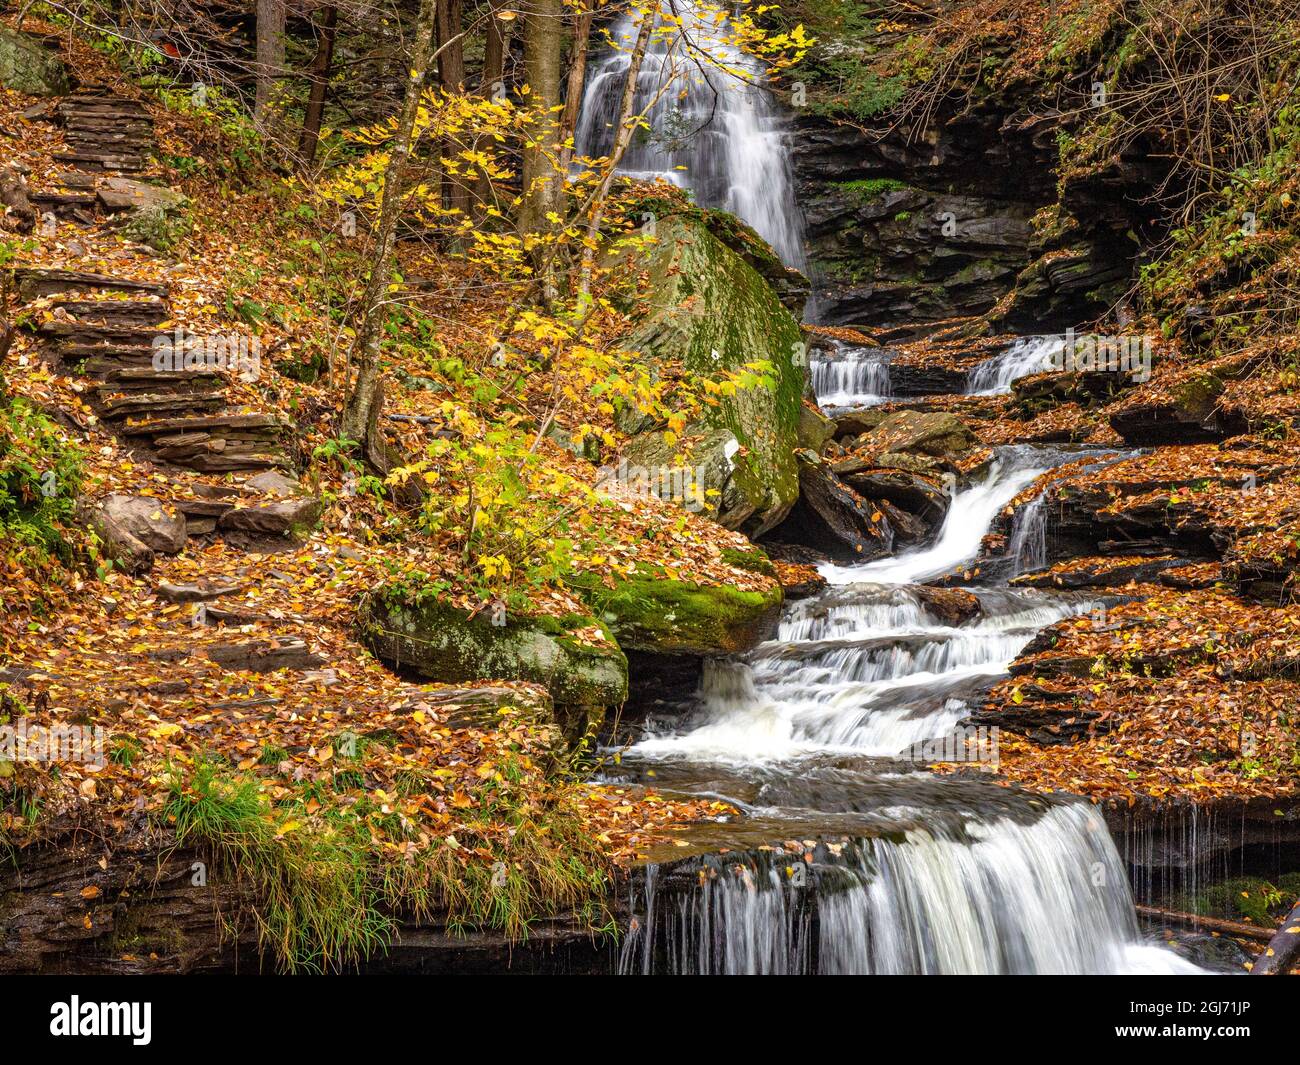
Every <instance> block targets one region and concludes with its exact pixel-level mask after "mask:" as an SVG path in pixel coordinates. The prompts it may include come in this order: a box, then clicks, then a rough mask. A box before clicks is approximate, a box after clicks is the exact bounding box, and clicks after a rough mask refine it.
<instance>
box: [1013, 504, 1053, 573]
mask: <svg viewBox="0 0 1300 1065" xmlns="http://www.w3.org/2000/svg"><path fill="white" fill-rule="evenodd" d="M1046 500H1047V496H1046V495H1045V494H1043V493H1040V494H1039V495H1036V496H1035V497H1034V498H1033V499H1031V500H1030V501H1029V502H1028V503H1026V504H1025V505H1024V506H1023V507H1021V508H1020V509H1019V510H1018V511H1016V516H1015V519H1014V520H1013V522H1012V525H1011V537H1010V542H1009V544H1008V545H1007V554H1008V555H1009V556H1010V557H1011V560H1012V563H1013V565H1014V568H1015V572H1016V573H1017V574H1020V573H1028V572H1029V571H1030V570H1036V569H1042V568H1043V567H1044V566H1045V565H1047V504H1046Z"/></svg>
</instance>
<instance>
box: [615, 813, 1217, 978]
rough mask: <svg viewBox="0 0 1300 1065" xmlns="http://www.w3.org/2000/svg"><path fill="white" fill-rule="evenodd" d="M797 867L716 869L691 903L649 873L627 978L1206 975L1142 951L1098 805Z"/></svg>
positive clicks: (711, 866) (892, 843)
mask: <svg viewBox="0 0 1300 1065" xmlns="http://www.w3.org/2000/svg"><path fill="white" fill-rule="evenodd" d="M819 851H820V853H819V855H818V858H819V860H818V861H816V862H814V864H813V866H812V871H811V872H810V873H808V874H807V877H808V879H806V880H796V881H794V882H793V883H792V878H791V876H790V873H789V867H788V866H787V864H786V863H787V861H788V858H787V856H785V855H779V856H777V857H775V858H773V857H769V856H767V855H762V854H757V855H750V856H746V857H745V858H744V859H741V860H739V861H734V862H727V861H725V860H720V859H710V860H707V861H706V862H705V863H703V868H702V871H701V874H700V875H699V877H698V880H699V886H698V888H697V889H696V890H695V891H694V892H692V893H691V894H689V895H686V896H681V895H680V894H679V895H677V896H676V897H672V896H670V893H668V892H666V891H663V890H661V889H660V886H659V885H658V884H657V883H656V882H655V880H656V874H655V873H654V872H652V873H651V874H650V880H649V882H648V883H647V885H646V891H645V893H644V897H643V898H642V899H640V900H638V902H639V905H638V906H637V909H638V910H639V911H640V912H639V915H638V920H637V922H636V925H635V926H634V928H633V929H632V930H631V932H630V933H629V935H628V937H627V939H626V940H625V942H624V945H623V950H622V956H621V959H620V969H621V971H623V972H655V971H665V970H666V971H668V972H674V973H729V974H766V973H807V972H818V973H830V974H846V973H879V974H895V975H901V974H928V973H950V974H997V973H1031V974H1049V973H1050V974H1061V973H1134V972H1138V973H1193V972H1197V971H1198V970H1197V968H1196V967H1195V966H1194V965H1191V964H1190V963H1188V962H1185V961H1183V960H1182V959H1180V958H1178V957H1177V956H1176V955H1174V954H1172V953H1170V952H1168V951H1165V950H1161V949H1159V948H1155V947H1150V946H1147V945H1145V944H1143V943H1142V942H1141V941H1140V940H1139V938H1138V928H1137V920H1136V917H1135V916H1134V911H1133V902H1132V898H1131V897H1130V895H1129V889H1128V882H1127V877H1126V873H1125V869H1124V865H1123V862H1122V861H1121V860H1120V858H1119V855H1118V854H1117V853H1116V851H1115V847H1114V845H1113V844H1112V843H1111V840H1110V835H1109V833H1108V832H1107V829H1106V825H1105V822H1104V821H1103V820H1102V818H1101V817H1100V815H1099V814H1098V813H1097V811H1096V810H1095V809H1093V808H1092V807H1091V806H1088V805H1086V804H1083V803H1073V804H1065V805H1055V806H1052V807H1051V808H1050V809H1048V810H1047V811H1046V812H1045V813H1043V814H1042V815H1041V816H1039V817H1037V818H1036V819H1034V820H1032V821H1019V820H1016V819H1013V818H1010V817H998V818H994V819H991V820H979V819H973V818H972V819H970V820H968V821H966V822H964V823H962V824H958V825H955V826H952V827H948V828H942V829H930V828H923V827H917V828H913V829H911V830H909V831H908V832H907V833H906V834H905V836H904V837H903V838H902V839H886V838H875V839H866V840H862V841H860V842H856V843H853V844H849V845H847V846H846V847H844V848H843V849H842V850H841V851H840V853H839V854H836V855H832V854H830V853H827V852H826V851H825V850H821V849H819Z"/></svg>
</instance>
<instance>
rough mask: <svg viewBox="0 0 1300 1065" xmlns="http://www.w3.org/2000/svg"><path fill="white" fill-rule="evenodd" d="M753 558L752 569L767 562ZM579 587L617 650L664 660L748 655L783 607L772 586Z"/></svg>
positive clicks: (662, 581)
mask: <svg viewBox="0 0 1300 1065" xmlns="http://www.w3.org/2000/svg"><path fill="white" fill-rule="evenodd" d="M754 555H755V556H757V557H756V558H755V559H753V562H754V564H755V565H759V564H760V563H759V561H758V559H759V558H761V560H762V561H763V562H766V561H767V558H766V556H765V555H763V554H762V552H759V551H755V552H754ZM768 565H769V566H770V565H771V563H770V562H769V563H768ZM578 587H579V589H580V591H581V592H582V594H583V597H584V598H585V599H586V601H587V602H588V603H589V604H590V605H591V607H592V609H593V610H595V611H596V613H598V614H599V615H600V618H601V620H602V621H604V622H605V623H606V624H607V625H609V628H610V630H611V631H612V632H613V633H614V635H615V637H616V638H617V639H618V642H619V646H620V647H622V648H624V649H625V650H628V651H645V652H651V653H654V654H663V655H680V654H686V655H722V654H737V653H739V652H741V651H746V650H748V649H749V648H751V647H753V646H755V645H756V644H758V643H759V642H761V641H762V640H763V639H764V638H765V637H766V636H767V634H768V632H769V630H770V628H771V626H772V623H773V622H774V621H775V619H776V617H777V615H778V614H779V613H780V610H781V603H782V594H781V589H780V586H779V585H777V584H776V582H775V581H774V582H773V583H772V584H771V585H770V586H769V587H768V588H766V589H764V590H763V591H754V592H750V591H742V590H741V589H739V588H733V587H731V586H729V585H704V584H692V583H689V582H687V581H676V580H669V579H666V578H655V577H634V578H632V579H630V580H625V581H618V582H616V583H615V584H614V586H613V587H612V588H611V587H606V586H605V585H604V584H602V583H600V582H599V581H598V580H597V579H596V578H594V577H588V578H586V579H583V580H579V582H578Z"/></svg>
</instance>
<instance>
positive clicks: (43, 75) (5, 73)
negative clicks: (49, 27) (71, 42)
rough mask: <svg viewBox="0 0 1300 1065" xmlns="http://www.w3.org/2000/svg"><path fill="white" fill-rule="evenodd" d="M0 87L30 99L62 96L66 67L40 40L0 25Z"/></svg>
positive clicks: (66, 87) (66, 82)
mask: <svg viewBox="0 0 1300 1065" xmlns="http://www.w3.org/2000/svg"><path fill="white" fill-rule="evenodd" d="M0 85H3V86H4V87H5V88H6V89H13V90H15V91H17V92H25V93H27V94H28V95H29V96H62V95H63V94H64V93H66V92H67V91H68V68H67V67H66V66H64V64H63V60H61V59H60V58H59V57H58V56H57V55H55V54H54V53H53V52H51V51H50V50H49V49H48V48H46V47H45V45H44V44H43V43H42V42H41V41H40V40H39V39H37V38H35V37H32V36H31V35H29V34H26V33H15V32H14V31H13V30H11V29H9V28H8V27H6V26H0Z"/></svg>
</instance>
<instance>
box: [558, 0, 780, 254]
mask: <svg viewBox="0 0 1300 1065" xmlns="http://www.w3.org/2000/svg"><path fill="white" fill-rule="evenodd" d="M719 10H720V9H719V8H716V7H713V6H711V5H709V4H707V3H704V2H702V0H680V3H679V4H678V5H677V11H678V12H679V14H680V15H681V28H680V30H678V31H676V32H674V33H671V34H662V33H658V32H656V34H655V35H654V37H653V38H652V41H651V44H650V47H649V50H648V51H647V54H646V57H645V62H644V64H643V66H642V69H641V72H640V76H639V77H638V79H637V92H636V102H635V107H636V110H637V112H638V113H641V112H643V111H644V112H645V114H646V119H647V121H648V123H649V125H650V129H649V131H647V132H645V133H643V134H638V136H637V137H635V138H634V139H633V142H632V144H631V146H630V147H629V148H628V151H627V153H626V154H625V155H624V157H623V159H622V162H621V164H620V167H619V170H620V172H621V173H624V174H627V175H628V176H630V177H635V178H641V179H643V180H653V179H655V178H662V179H663V180H665V181H669V182H672V183H673V184H675V185H678V186H680V187H682V188H685V189H688V190H689V191H690V192H691V194H692V196H693V197H694V200H695V202H696V203H698V204H700V205H701V206H703V207H720V208H722V209H723V210H727V211H730V212H731V213H732V214H734V215H736V216H738V217H739V218H741V219H743V220H744V221H745V222H748V223H749V224H750V225H751V226H753V227H754V229H755V230H757V232H758V233H759V235H760V236H762V237H763V238H764V239H766V240H767V241H768V243H770V244H771V245H772V247H773V249H774V250H775V251H776V253H777V254H778V255H779V256H780V257H781V259H782V261H783V262H785V263H786V265H788V266H794V267H802V266H803V264H804V253H803V234H802V222H801V218H800V214H799V208H798V205H797V203H796V201H795V196H794V177H793V171H792V170H791V166H790V159H789V152H788V149H787V144H786V131H785V123H784V119H783V117H782V115H781V113H780V111H779V110H778V109H777V107H776V105H775V104H774V102H773V99H772V94H771V92H770V91H769V90H767V89H766V88H764V87H763V86H762V80H763V77H764V72H763V67H762V64H761V63H760V62H758V61H757V60H756V59H754V58H752V57H750V56H747V55H745V54H743V53H742V52H740V51H739V50H738V49H736V48H735V47H734V46H733V45H731V44H730V43H728V42H727V41H726V40H725V39H724V38H725V36H726V34H725V32H720V31H719V29H717V28H716V27H717V23H715V21H714V19H713V17H712V16H713V14H714V13H715V12H717V11H719ZM609 33H610V36H611V39H612V40H613V41H614V42H615V43H616V44H617V45H619V46H620V47H621V48H622V49H624V50H622V51H620V50H618V49H610V50H608V51H607V52H606V53H605V54H604V55H602V56H600V57H599V58H598V59H597V60H596V61H595V62H594V63H593V64H592V67H591V71H590V73H589V74H588V77H587V83H586V87H585V90H584V92H583V99H582V107H581V110H580V112H579V121H578V129H577V132H576V135H575V138H574V140H575V143H576V145H577V150H578V152H579V154H581V155H586V156H590V157H598V156H603V155H608V154H609V152H610V150H611V148H612V146H613V141H614V124H615V123H616V122H617V121H618V107H619V102H620V99H621V96H622V93H623V86H624V83H625V82H626V80H627V71H628V68H629V65H630V60H629V56H628V54H627V52H628V51H629V50H630V48H631V44H632V41H633V40H634V38H635V36H636V34H635V27H634V25H633V23H632V18H631V16H630V15H625V16H623V17H621V18H619V19H618V20H616V21H615V22H614V23H613V24H612V25H611V27H610V30H609ZM709 59H712V60H713V63H712V64H710V62H709ZM724 67H725V68H727V69H722V68H724ZM732 71H738V72H740V73H741V74H742V76H739V77H738V76H737V75H736V74H735V73H732ZM647 108H648V110H647Z"/></svg>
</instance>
